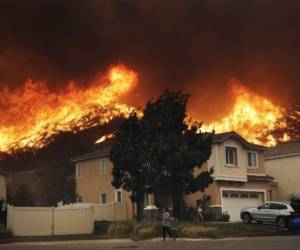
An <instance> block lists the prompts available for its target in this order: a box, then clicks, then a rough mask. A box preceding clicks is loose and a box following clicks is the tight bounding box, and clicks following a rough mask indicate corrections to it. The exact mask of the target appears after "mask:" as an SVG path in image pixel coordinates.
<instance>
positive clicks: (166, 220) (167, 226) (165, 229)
mask: <svg viewBox="0 0 300 250" xmlns="http://www.w3.org/2000/svg"><path fill="white" fill-rule="evenodd" d="M167 233H168V235H169V236H170V238H173V240H175V234H173V233H172V231H171V216H170V213H169V212H168V210H167V209H165V208H163V210H162V237H163V241H165V240H166V234H167Z"/></svg>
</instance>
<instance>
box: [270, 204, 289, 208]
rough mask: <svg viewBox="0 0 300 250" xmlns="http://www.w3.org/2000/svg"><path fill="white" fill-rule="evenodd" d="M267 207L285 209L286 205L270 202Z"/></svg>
mask: <svg viewBox="0 0 300 250" xmlns="http://www.w3.org/2000/svg"><path fill="white" fill-rule="evenodd" d="M269 209H273V210H284V209H287V206H286V205H283V204H277V203H271V205H270V207H269Z"/></svg>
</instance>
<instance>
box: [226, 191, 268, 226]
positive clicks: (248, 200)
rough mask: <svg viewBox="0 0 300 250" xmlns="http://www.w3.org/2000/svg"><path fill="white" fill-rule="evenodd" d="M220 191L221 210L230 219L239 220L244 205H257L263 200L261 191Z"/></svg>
mask: <svg viewBox="0 0 300 250" xmlns="http://www.w3.org/2000/svg"><path fill="white" fill-rule="evenodd" d="M221 192H222V212H227V213H228V214H229V215H230V221H240V211H241V209H243V208H245V207H257V206H259V205H260V204H261V203H262V201H263V193H262V192H252V191H251V192H248V191H230V190H226V191H225V190H223V191H221Z"/></svg>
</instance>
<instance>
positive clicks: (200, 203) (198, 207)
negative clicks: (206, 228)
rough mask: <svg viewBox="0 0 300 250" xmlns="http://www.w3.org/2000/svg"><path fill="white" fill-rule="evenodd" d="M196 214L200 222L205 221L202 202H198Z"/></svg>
mask: <svg viewBox="0 0 300 250" xmlns="http://www.w3.org/2000/svg"><path fill="white" fill-rule="evenodd" d="M196 212H197V220H198V221H204V217H203V215H202V212H203V209H202V202H201V200H197V205H196Z"/></svg>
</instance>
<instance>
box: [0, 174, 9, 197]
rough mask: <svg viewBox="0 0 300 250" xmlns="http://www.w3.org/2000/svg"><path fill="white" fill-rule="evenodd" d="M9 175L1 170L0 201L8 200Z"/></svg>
mask: <svg viewBox="0 0 300 250" xmlns="http://www.w3.org/2000/svg"><path fill="white" fill-rule="evenodd" d="M6 178H7V173H6V172H5V171H3V170H1V169H0V199H4V200H6V195H7V186H6Z"/></svg>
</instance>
